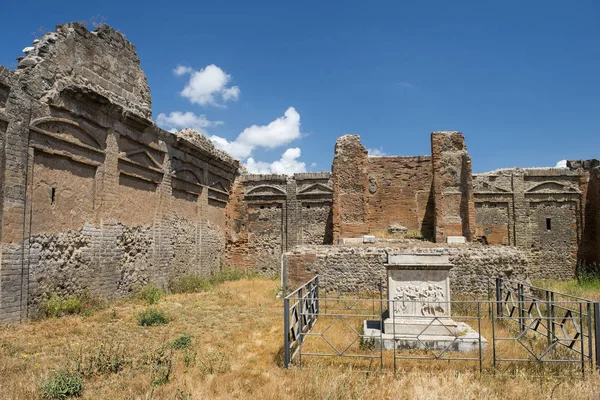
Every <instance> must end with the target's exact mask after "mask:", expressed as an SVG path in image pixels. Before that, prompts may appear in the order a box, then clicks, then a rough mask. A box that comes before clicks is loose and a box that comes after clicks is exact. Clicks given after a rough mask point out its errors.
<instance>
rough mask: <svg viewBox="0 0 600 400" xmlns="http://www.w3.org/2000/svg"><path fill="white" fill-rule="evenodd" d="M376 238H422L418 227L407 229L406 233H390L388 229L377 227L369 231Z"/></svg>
mask: <svg viewBox="0 0 600 400" xmlns="http://www.w3.org/2000/svg"><path fill="white" fill-rule="evenodd" d="M369 235H372V236H375V237H376V238H378V239H419V240H423V239H424V238H423V234H422V233H421V231H420V230H418V229H409V230H408V232H406V233H392V232H390V231H389V230H388V229H378V230H374V231H372V232H370V233H369Z"/></svg>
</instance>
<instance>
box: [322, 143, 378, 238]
mask: <svg viewBox="0 0 600 400" xmlns="http://www.w3.org/2000/svg"><path fill="white" fill-rule="evenodd" d="M368 168H369V167H368V157H367V149H365V148H364V146H363V145H362V144H361V143H360V137H359V136H358V135H344V136H342V137H340V138H338V140H337V141H336V142H335V150H334V155H333V165H332V168H331V172H332V175H333V241H334V243H337V241H338V239H339V238H343V237H358V236H361V235H364V234H368V233H369V226H368V223H367V216H368V208H367V191H368V190H369V175H368Z"/></svg>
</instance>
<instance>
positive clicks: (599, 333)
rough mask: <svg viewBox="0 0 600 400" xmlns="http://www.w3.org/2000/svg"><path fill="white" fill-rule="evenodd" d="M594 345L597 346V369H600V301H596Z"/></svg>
mask: <svg viewBox="0 0 600 400" xmlns="http://www.w3.org/2000/svg"><path fill="white" fill-rule="evenodd" d="M594 347H595V348H596V349H595V350H596V369H600V303H594Z"/></svg>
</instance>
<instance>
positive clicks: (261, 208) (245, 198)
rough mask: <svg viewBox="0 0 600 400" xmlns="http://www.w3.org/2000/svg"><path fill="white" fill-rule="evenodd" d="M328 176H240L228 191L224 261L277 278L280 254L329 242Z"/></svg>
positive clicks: (330, 236)
mask: <svg viewBox="0 0 600 400" xmlns="http://www.w3.org/2000/svg"><path fill="white" fill-rule="evenodd" d="M330 178H331V174H329V173H321V172H319V173H301V174H294V175H293V176H291V177H288V176H286V175H252V174H246V175H242V176H240V178H239V179H238V180H237V181H236V182H235V184H234V187H233V189H232V200H231V203H230V204H229V206H228V214H229V216H230V219H231V221H232V223H231V227H230V232H229V234H228V244H227V257H228V260H229V262H230V263H231V264H232V265H235V266H236V267H238V268H246V269H251V270H256V271H259V272H262V273H267V274H278V273H279V272H280V270H281V254H282V253H283V252H285V251H287V250H288V249H293V248H294V247H295V246H297V245H301V244H331V243H332V211H331V197H332V189H331V183H330Z"/></svg>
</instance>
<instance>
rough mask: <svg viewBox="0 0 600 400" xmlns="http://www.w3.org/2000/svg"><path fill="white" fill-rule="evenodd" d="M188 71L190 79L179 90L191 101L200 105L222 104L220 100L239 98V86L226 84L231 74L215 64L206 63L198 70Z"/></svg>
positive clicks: (183, 68)
mask: <svg viewBox="0 0 600 400" xmlns="http://www.w3.org/2000/svg"><path fill="white" fill-rule="evenodd" d="M179 67H180V66H178V67H177V68H176V69H175V71H177V70H178V69H179ZM185 68H186V67H182V70H184V71H187V70H185ZM190 72H191V75H190V79H189V81H188V82H187V84H186V85H185V87H184V88H183V90H182V91H181V95H182V96H183V97H185V98H187V99H188V100H189V101H191V102H192V103H194V104H200V105H201V106H206V105H211V106H223V104H222V103H221V101H222V102H227V101H235V100H237V99H238V98H239V96H240V88H239V87H238V86H228V85H229V82H230V81H231V75H229V74H227V73H225V71H223V70H222V69H221V68H219V67H217V66H216V65H214V64H211V65H207V66H206V67H205V68H203V69H201V70H200V71H190ZM176 73H177V72H176ZM184 73H185V72H184Z"/></svg>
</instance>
